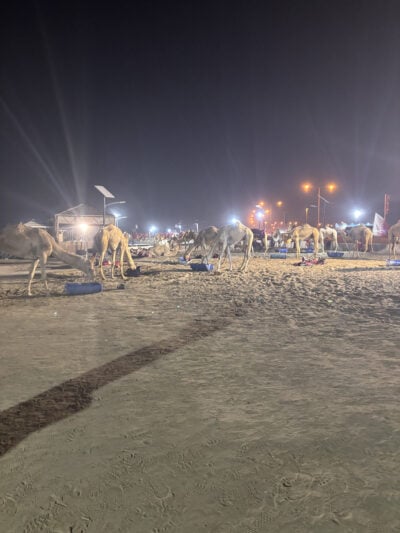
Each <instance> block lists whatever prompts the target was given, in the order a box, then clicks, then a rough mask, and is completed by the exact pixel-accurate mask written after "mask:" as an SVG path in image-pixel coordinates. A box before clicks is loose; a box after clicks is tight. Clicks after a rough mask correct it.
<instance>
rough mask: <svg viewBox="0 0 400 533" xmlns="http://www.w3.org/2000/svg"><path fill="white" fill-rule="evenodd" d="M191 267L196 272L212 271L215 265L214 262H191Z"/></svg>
mask: <svg viewBox="0 0 400 533" xmlns="http://www.w3.org/2000/svg"><path fill="white" fill-rule="evenodd" d="M190 268H191V269H192V270H194V271H195V272H207V271H208V272H210V271H211V270H213V268H214V265H213V264H212V263H190Z"/></svg>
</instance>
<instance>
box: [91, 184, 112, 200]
mask: <svg viewBox="0 0 400 533" xmlns="http://www.w3.org/2000/svg"><path fill="white" fill-rule="evenodd" d="M95 188H96V189H97V190H98V191H99V192H101V194H102V195H103V196H104V197H105V198H115V196H114V195H113V194H112V193H111V192H110V191H109V190H108V189H106V188H105V187H103V185H95Z"/></svg>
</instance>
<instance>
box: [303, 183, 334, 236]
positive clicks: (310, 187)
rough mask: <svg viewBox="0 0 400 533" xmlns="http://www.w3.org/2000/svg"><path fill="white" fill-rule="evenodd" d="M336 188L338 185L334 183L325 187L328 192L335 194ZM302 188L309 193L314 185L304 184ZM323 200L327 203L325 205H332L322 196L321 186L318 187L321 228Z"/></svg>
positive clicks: (318, 209)
mask: <svg viewBox="0 0 400 533" xmlns="http://www.w3.org/2000/svg"><path fill="white" fill-rule="evenodd" d="M336 187H337V186H336V183H332V182H331V183H328V184H327V185H325V188H326V190H327V191H328V192H330V193H333V192H334V191H335V190H336ZM302 188H303V190H304V192H306V193H308V192H310V191H311V190H312V188H313V185H312V183H308V182H307V183H303V185H302ZM321 200H323V201H324V202H325V205H326V204H330V202H329V200H327V199H326V198H324V197H323V196H322V195H321V186H319V187H317V227H319V226H320V213H321Z"/></svg>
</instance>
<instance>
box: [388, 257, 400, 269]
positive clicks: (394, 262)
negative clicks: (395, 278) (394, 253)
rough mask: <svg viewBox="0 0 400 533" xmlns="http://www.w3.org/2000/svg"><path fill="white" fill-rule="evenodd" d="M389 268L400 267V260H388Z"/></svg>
mask: <svg viewBox="0 0 400 533" xmlns="http://www.w3.org/2000/svg"><path fill="white" fill-rule="evenodd" d="M386 264H387V266H396V267H398V266H400V259H388V260H387V261H386Z"/></svg>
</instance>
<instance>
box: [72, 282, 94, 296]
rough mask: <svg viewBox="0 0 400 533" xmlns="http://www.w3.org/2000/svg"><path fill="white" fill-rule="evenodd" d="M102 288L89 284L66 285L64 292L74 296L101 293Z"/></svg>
mask: <svg viewBox="0 0 400 533" xmlns="http://www.w3.org/2000/svg"><path fill="white" fill-rule="evenodd" d="M102 290H103V286H102V284H101V283H96V282H90V283H66V284H65V292H66V294H69V295H70V296H73V295H76V294H93V293H95V292H101V291H102Z"/></svg>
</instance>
